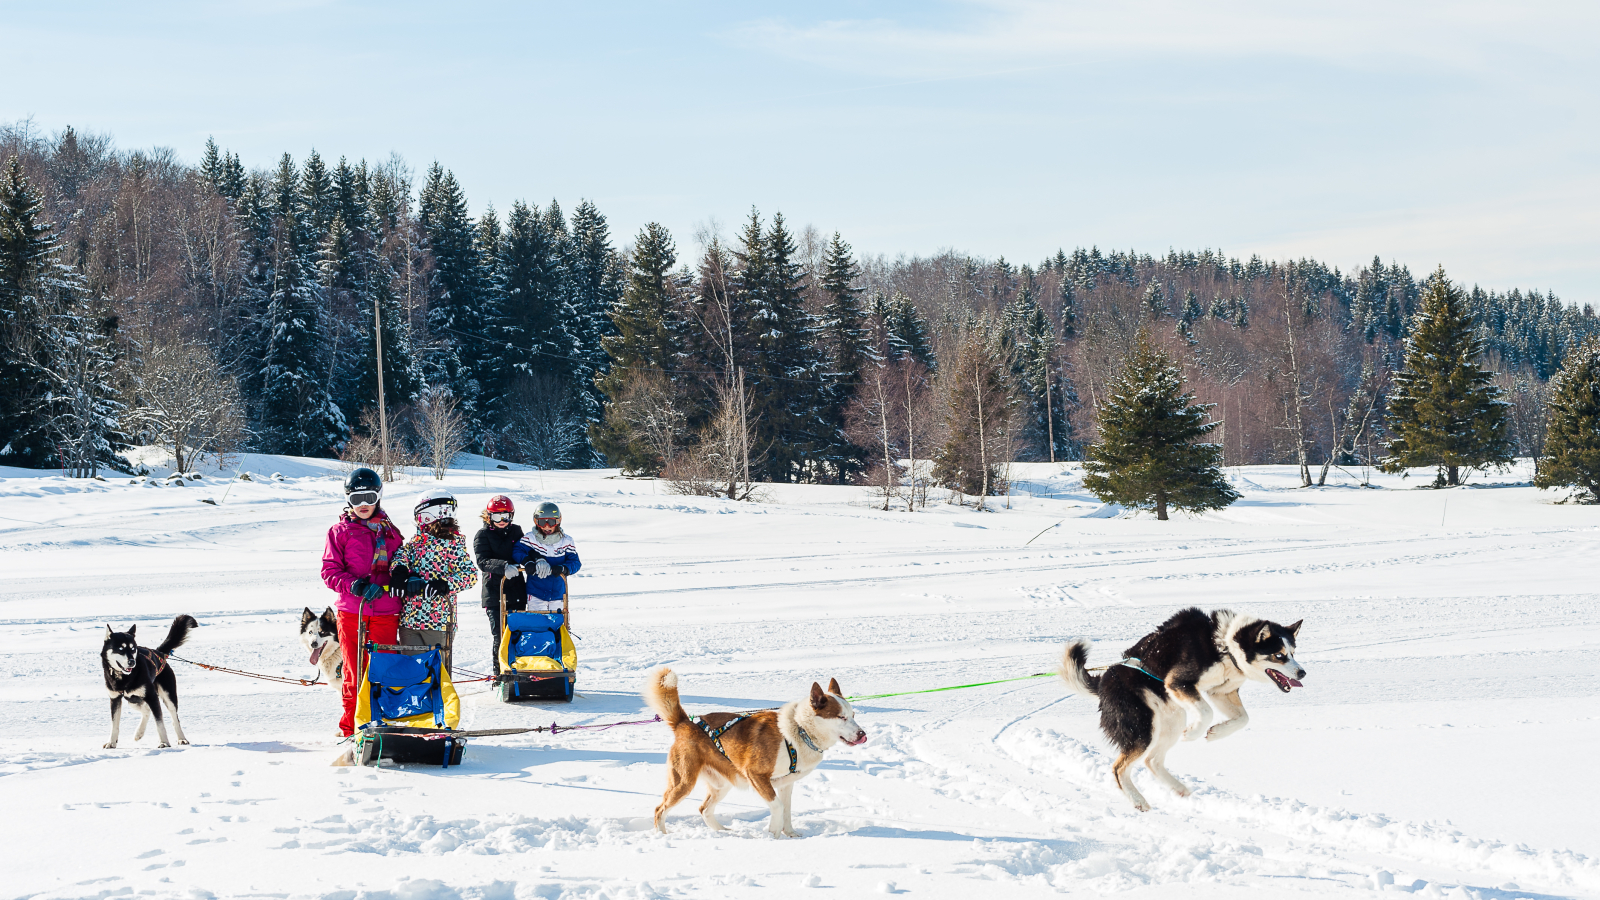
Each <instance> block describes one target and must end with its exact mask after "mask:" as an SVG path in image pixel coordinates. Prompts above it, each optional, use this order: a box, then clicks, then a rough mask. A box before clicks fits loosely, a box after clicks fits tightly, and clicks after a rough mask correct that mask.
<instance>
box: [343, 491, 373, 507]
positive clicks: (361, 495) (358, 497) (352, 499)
mask: <svg viewBox="0 0 1600 900" xmlns="http://www.w3.org/2000/svg"><path fill="white" fill-rule="evenodd" d="M382 497H383V492H382V491H352V492H350V493H348V494H345V495H344V499H345V502H346V503H348V504H350V505H351V506H377V505H378V501H379V500H380V499H382Z"/></svg>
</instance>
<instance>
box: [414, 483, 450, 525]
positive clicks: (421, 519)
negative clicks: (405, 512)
mask: <svg viewBox="0 0 1600 900" xmlns="http://www.w3.org/2000/svg"><path fill="white" fill-rule="evenodd" d="M412 512H414V513H415V514H416V517H417V524H418V525H427V524H429V523H431V522H437V521H439V520H440V519H454V518H455V517H456V495H455V494H452V493H450V492H449V491H447V490H444V489H443V488H435V489H434V490H431V491H429V492H427V493H426V494H423V495H422V498H421V499H420V500H418V501H417V505H416V508H415V509H413V510H412Z"/></svg>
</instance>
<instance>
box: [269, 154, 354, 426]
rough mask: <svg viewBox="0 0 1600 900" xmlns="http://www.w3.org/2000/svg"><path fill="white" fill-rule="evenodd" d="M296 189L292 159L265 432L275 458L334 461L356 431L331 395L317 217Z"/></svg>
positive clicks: (276, 273)
mask: <svg viewBox="0 0 1600 900" xmlns="http://www.w3.org/2000/svg"><path fill="white" fill-rule="evenodd" d="M285 182H287V183H288V184H289V185H290V187H289V189H288V190H287V191H286V190H284V187H283V185H284V183H285ZM293 183H294V178H293V163H292V161H290V159H289V156H288V154H285V155H284V158H283V162H282V163H281V164H280V166H279V172H278V178H277V180H276V181H275V182H274V184H273V193H274V194H275V195H276V197H277V202H278V209H277V212H278V217H277V219H276V221H275V222H274V237H273V261H272V275H273V283H272V295H271V299H270V300H269V301H268V303H267V310H266V317H265V318H266V322H265V325H266V331H267V337H266V348H265V354H264V360H263V362H264V365H263V366H262V369H261V383H262V394H261V430H262V438H263V442H264V443H265V444H266V446H267V448H268V449H269V451H271V452H274V453H292V454H295V455H298V456H326V455H331V454H332V453H334V452H336V451H337V450H338V449H339V448H340V447H342V446H343V445H344V442H345V439H346V438H347V437H348V435H349V428H348V427H347V425H346V424H345V418H344V415H343V414H342V413H341V412H340V411H339V407H338V405H337V404H336V403H334V400H333V396H332V393H331V390H330V388H331V385H330V384H329V381H330V379H329V377H328V357H329V355H330V354H329V350H328V347H327V328H326V322H325V321H324V316H323V309H324V303H325V298H324V293H323V290H322V285H321V284H320V282H319V279H318V277H317V275H318V273H317V265H316V260H315V245H314V243H313V240H312V234H311V226H310V224H309V222H308V217H309V211H308V210H307V208H306V206H307V205H306V202H305V199H304V198H303V197H302V196H301V195H300V194H299V192H298V191H296V190H294V189H293Z"/></svg>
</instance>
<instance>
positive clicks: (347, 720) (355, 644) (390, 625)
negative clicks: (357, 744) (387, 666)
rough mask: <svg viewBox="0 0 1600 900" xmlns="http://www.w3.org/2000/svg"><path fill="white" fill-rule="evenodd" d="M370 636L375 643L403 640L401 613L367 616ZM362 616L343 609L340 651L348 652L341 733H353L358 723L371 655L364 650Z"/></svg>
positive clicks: (345, 653)
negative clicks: (358, 699) (359, 695)
mask: <svg viewBox="0 0 1600 900" xmlns="http://www.w3.org/2000/svg"><path fill="white" fill-rule="evenodd" d="M366 620H367V640H368V641H369V642H371V643H374V644H398V643H400V617H399V616H367V617H366ZM360 643H361V616H358V615H357V614H355V613H353V612H345V611H343V610H340V611H339V651H340V652H341V653H343V654H344V693H343V695H342V697H341V698H340V699H341V700H343V701H344V713H343V714H342V715H340V716H339V733H340V734H342V735H344V736H345V737H349V736H350V735H351V733H352V732H354V731H355V727H356V692H357V691H359V690H360V689H361V675H362V672H363V671H364V669H365V665H364V661H365V660H366V658H367V655H366V654H365V653H363V652H362V651H361V647H360Z"/></svg>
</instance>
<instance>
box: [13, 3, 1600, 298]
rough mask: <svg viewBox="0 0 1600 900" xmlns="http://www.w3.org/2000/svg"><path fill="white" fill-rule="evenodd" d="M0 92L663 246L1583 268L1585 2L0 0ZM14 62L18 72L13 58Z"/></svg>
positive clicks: (113, 124)
mask: <svg viewBox="0 0 1600 900" xmlns="http://www.w3.org/2000/svg"><path fill="white" fill-rule="evenodd" d="M0 21H3V22H4V24H3V25H0V30H3V34H0V40H3V44H0V45H3V46H5V47H6V48H7V49H6V53H7V56H8V57H10V59H9V60H8V62H7V66H6V69H7V70H8V73H9V74H8V76H7V83H6V86H5V89H4V90H0V121H15V120H18V119H22V118H26V117H30V116H31V117H32V119H33V122H34V125H35V127H37V128H39V129H40V130H43V131H46V132H54V131H56V130H58V129H60V128H61V127H63V126H65V125H68V124H71V125H73V126H75V127H78V128H80V129H84V130H92V131H102V132H109V133H111V134H112V135H114V136H115V138H116V140H117V142H118V145H119V146H121V147H123V148H132V147H149V146H155V145H164V146H170V147H173V148H174V149H176V150H177V151H178V152H179V153H180V154H181V155H182V156H184V157H185V158H188V159H195V158H197V157H198V155H199V153H200V151H201V149H202V146H203V144H204V142H205V138H206V136H207V135H214V136H215V137H216V139H217V141H218V143H219V144H221V145H223V146H224V147H226V148H230V149H232V150H234V151H236V152H238V153H239V154H240V155H241V156H242V157H243V159H244V161H245V163H246V165H247V166H251V167H258V166H259V167H264V166H268V165H270V164H272V163H273V162H274V161H275V160H276V158H277V157H278V155H279V154H280V153H282V152H284V151H285V150H287V151H289V152H290V153H292V154H293V155H294V156H295V158H296V159H302V158H304V156H305V155H306V153H307V152H309V151H310V150H311V149H312V148H315V149H317V150H318V151H320V152H321V153H322V154H323V155H324V156H326V157H331V158H337V157H339V156H341V155H343V156H348V157H350V158H352V159H355V158H359V157H363V156H364V157H366V158H368V159H380V158H383V157H387V156H388V154H389V153H390V152H391V151H394V152H398V153H400V154H402V155H403V156H404V157H405V158H406V159H407V160H408V161H409V162H410V163H411V164H412V166H413V167H415V168H416V169H417V170H419V172H420V170H422V169H423V168H425V167H426V166H427V165H428V164H429V163H430V162H432V161H433V160H435V159H437V160H439V161H440V162H442V163H443V164H444V165H445V166H446V167H448V168H450V169H452V170H454V171H455V173H456V175H457V176H458V178H459V179H460V180H461V182H462V184H463V186H464V187H465V188H466V190H467V193H468V196H469V197H470V199H471V200H472V202H473V205H474V207H475V209H478V210H481V209H483V208H484V207H485V206H487V205H488V204H489V203H493V204H494V205H495V206H496V207H497V208H499V209H501V210H502V211H503V210H505V209H506V208H507V207H509V206H510V204H511V201H513V200H515V199H519V198H520V199H526V200H529V201H531V202H534V203H538V204H540V205H543V204H544V203H546V202H548V200H549V199H550V198H551V197H555V198H557V199H559V200H560V201H561V203H562V205H563V206H564V207H565V208H567V209H568V210H570V209H571V208H572V206H573V205H574V204H575V203H576V202H577V201H578V200H579V199H580V198H588V199H592V200H594V201H595V202H596V203H597V204H598V205H599V207H600V209H601V211H602V212H604V213H605V214H606V216H607V217H608V219H609V220H610V222H611V224H612V228H613V233H614V234H615V235H616V236H617V238H618V240H619V243H621V242H626V241H627V240H628V239H630V238H631V236H632V235H633V234H634V233H636V232H637V230H638V229H639V227H640V226H641V225H643V224H644V223H645V222H648V221H659V222H661V223H662V224H664V225H666V226H667V227H669V228H670V229H672V231H673V233H674V235H676V236H677V237H678V240H679V245H680V249H681V250H682V251H683V253H684V255H688V254H689V253H692V252H693V250H694V246H695V242H694V234H695V232H696V230H697V228H699V227H700V226H702V225H704V224H705V223H707V222H709V221H713V220H714V221H717V222H720V223H721V224H722V226H723V228H724V229H725V230H727V231H730V232H731V231H732V230H734V229H735V228H737V226H738V224H739V222H740V220H741V219H742V218H743V217H744V216H745V215H746V214H747V213H748V211H749V209H750V208H751V206H752V205H754V206H756V207H758V208H760V209H761V211H762V212H763V213H764V214H770V213H772V212H773V211H778V210H781V211H782V212H783V213H784V214H785V216H786V218H787V219H788V220H789V222H790V223H791V224H792V225H795V226H797V227H804V226H805V225H807V224H811V225H815V226H816V227H818V228H820V229H823V230H824V231H826V232H832V231H834V230H838V231H839V232H841V233H842V234H843V236H844V238H845V239H846V240H847V241H849V242H851V243H852V244H853V245H855V247H856V248H857V249H858V250H860V251H863V252H870V253H884V254H887V255H889V256H893V255H895V254H897V253H931V252H936V251H938V250H940V249H943V248H955V249H958V250H962V251H967V252H972V253H977V254H982V255H985V256H991V257H992V256H996V255H1001V254H1004V255H1005V256H1007V257H1008V258H1010V259H1012V260H1015V261H1023V262H1035V261H1037V260H1038V259H1040V258H1042V257H1044V256H1045V255H1047V254H1049V253H1053V252H1054V251H1055V250H1056V248H1058V247H1064V248H1066V249H1069V250H1070V249H1071V248H1072V247H1074V246H1079V245H1083V246H1088V245H1090V244H1097V245H1099V246H1100V247H1102V248H1108V247H1117V248H1124V249H1126V248H1135V249H1138V250H1141V251H1148V252H1153V253H1160V252H1164V251H1165V250H1166V249H1167V248H1169V247H1177V248H1195V249H1198V248H1203V247H1216V248H1221V249H1223V250H1225V251H1226V252H1228V253H1230V254H1234V255H1240V256H1247V255H1249V254H1250V253H1260V254H1262V255H1264V256H1272V257H1280V258H1281V257H1284V256H1316V257H1318V258H1320V259H1323V260H1326V261H1328V262H1331V263H1334V264H1337V265H1340V266H1342V267H1345V268H1347V269H1348V268H1351V267H1353V266H1356V265H1360V264H1361V263H1364V262H1366V261H1368V260H1370V259H1371V257H1372V256H1373V255H1374V254H1380V255H1382V256H1383V257H1384V258H1385V260H1388V259H1390V258H1394V259H1397V260H1399V261H1401V262H1404V263H1406V264H1408V265H1410V266H1411V267H1412V269H1413V271H1414V272H1418V273H1419V274H1420V273H1421V272H1423V271H1426V270H1429V269H1431V268H1432V267H1433V266H1435V265H1437V264H1440V263H1442V264H1444V265H1445V266H1446V268H1447V269H1448V270H1449V271H1450V272H1451V274H1452V275H1453V276H1454V277H1456V278H1458V279H1460V280H1464V281H1467V282H1469V283H1472V282H1476V283H1480V284H1482V285H1484V286H1485V287H1493V288H1509V287H1514V286H1519V287H1525V288H1526V287H1538V288H1550V289H1554V290H1555V291H1556V292H1557V293H1558V294H1560V295H1561V296H1562V297H1564V298H1565V299H1567V300H1570V301H1578V302H1600V253H1597V250H1600V152H1597V139H1600V102H1597V101H1600V52H1597V51H1596V49H1595V48H1596V44H1597V40H1600V6H1597V5H1595V4H1592V3H1591V4H1580V3H1540V2H1520V3H1515V4H1513V3H1500V4H1485V3H1472V2H1452V3H1427V2H1410V3H1393V2H1383V3H1366V2H1339V3H1297V4H1284V3H1264V2H1263V3H1231V2H1215V3H1208V4H1195V3H1184V2H1127V3H1118V4H1106V3H1080V2H1055V3H1034V2H1021V0H1017V2H998V0H997V2H924V3H887V2H885V3H873V2H861V3H849V4H846V3H828V2H821V3H819V2H811V3H806V4H792V5H780V4H762V3H749V2H747V3H713V2H708V3H674V2H648V3H571V2H568V3H532V2H527V3H505V4H492V3H484V4H471V3H457V4H438V5H424V4H407V3H394V2H388V3H319V2H278V3H264V2H256V3H248V2H235V3H217V4H128V3H116V4H113V3H104V4H93V3H73V4H55V3H37V2H34V3H15V2H9V0H7V2H0ZM17 73H25V74H20V75H19V74H17Z"/></svg>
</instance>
